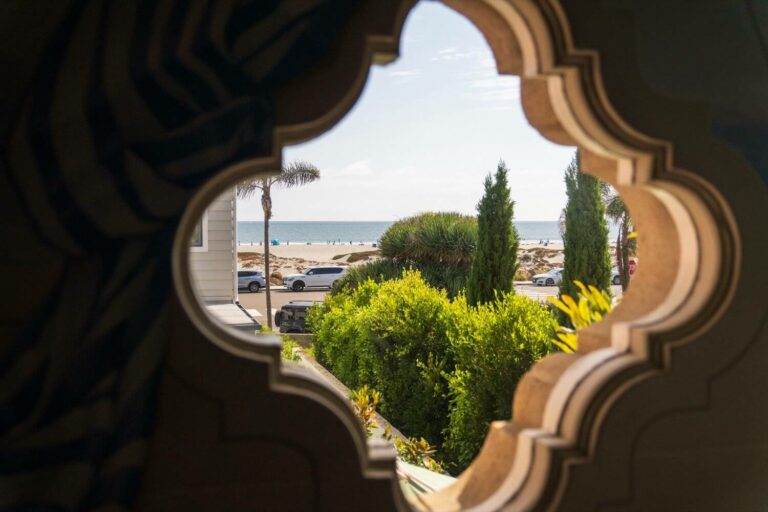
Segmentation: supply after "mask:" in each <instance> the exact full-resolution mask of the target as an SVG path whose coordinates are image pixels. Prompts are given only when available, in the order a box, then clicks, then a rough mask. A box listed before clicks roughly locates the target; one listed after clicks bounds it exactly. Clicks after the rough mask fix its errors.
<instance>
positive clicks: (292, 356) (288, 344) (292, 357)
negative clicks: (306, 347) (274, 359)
mask: <svg viewBox="0 0 768 512" xmlns="http://www.w3.org/2000/svg"><path fill="white" fill-rule="evenodd" d="M295 348H300V345H299V344H298V343H296V342H295V341H293V340H292V339H290V338H288V337H286V336H283V348H282V349H281V350H280V357H281V358H282V360H283V361H293V362H294V363H298V362H300V361H301V358H300V357H299V356H298V354H296V353H294V351H293V349H295Z"/></svg>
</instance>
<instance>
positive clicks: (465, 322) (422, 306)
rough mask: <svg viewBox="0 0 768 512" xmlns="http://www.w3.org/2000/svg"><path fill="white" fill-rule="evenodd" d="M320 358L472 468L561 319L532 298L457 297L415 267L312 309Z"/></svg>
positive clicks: (397, 419) (408, 429)
mask: <svg viewBox="0 0 768 512" xmlns="http://www.w3.org/2000/svg"><path fill="white" fill-rule="evenodd" d="M308 322H309V324H310V327H311V328H312V330H313V332H314V333H315V341H314V348H315V354H316V356H317V360H318V361H319V362H320V363H321V364H322V365H324V366H325V367H326V368H328V370H330V371H331V372H332V373H333V374H334V375H335V376H336V377H337V378H339V379H340V380H341V381H342V382H344V383H345V384H346V385H347V386H349V387H350V388H352V389H357V388H360V387H362V386H364V385H366V384H367V385H369V386H372V387H373V388H375V389H377V390H379V391H380V392H381V396H382V400H383V404H382V406H381V409H382V414H383V415H384V416H385V417H386V418H387V419H388V420H389V421H391V422H392V423H393V424H394V425H397V426H398V428H399V429H401V430H402V431H403V432H404V433H406V434H407V435H411V436H416V437H423V438H424V439H425V440H426V441H427V442H428V443H432V444H435V445H438V446H439V445H443V443H445V444H444V445H443V447H444V450H443V452H442V453H444V455H445V456H446V460H450V462H451V463H452V464H453V465H455V466H456V467H459V468H462V469H463V468H464V467H465V466H466V465H467V464H468V463H469V461H470V460H471V459H472V458H473V457H474V456H475V455H476V454H477V451H478V449H479V448H480V445H481V443H482V440H483V438H484V437H485V434H486V432H487V430H488V426H489V424H490V422H491V421H493V420H497V419H508V418H509V417H510V416H511V403H512V394H513V392H514V389H515V386H516V385H517V382H518V380H519V379H520V377H521V376H522V374H523V373H524V372H525V371H527V369H528V368H529V367H530V365H531V364H532V363H533V362H534V361H536V360H537V359H538V358H540V357H541V356H543V355H544V354H546V353H547V352H548V351H549V350H551V348H552V345H551V344H550V343H549V340H550V339H551V338H552V337H554V317H553V316H552V313H551V311H550V310H549V309H548V308H547V307H544V306H542V305H540V304H538V303H537V302H534V301H532V300H530V299H528V298H526V297H517V296H515V295H513V294H499V295H498V296H497V298H496V300H495V301H493V302H490V303H487V304H482V305H480V306H478V307H474V306H470V305H469V304H468V303H467V301H466V299H465V298H464V296H463V295H459V296H458V297H457V298H456V299H454V300H453V301H451V300H450V299H449V298H448V297H447V295H446V294H445V293H444V292H443V291H438V290H436V289H434V288H432V287H430V286H429V285H428V284H427V283H426V282H425V281H424V279H423V278H422V277H421V275H420V274H419V273H418V272H415V271H405V272H404V273H403V274H402V277H401V278H400V279H395V280H390V281H386V282H383V283H376V282H374V281H372V280H367V281H365V282H363V283H360V284H359V285H358V286H357V287H356V288H352V287H347V288H345V289H344V290H342V291H339V292H337V293H335V294H334V295H332V296H331V295H329V296H327V297H326V300H325V302H324V303H323V304H322V305H318V306H314V307H313V308H312V309H310V312H309V316H308Z"/></svg>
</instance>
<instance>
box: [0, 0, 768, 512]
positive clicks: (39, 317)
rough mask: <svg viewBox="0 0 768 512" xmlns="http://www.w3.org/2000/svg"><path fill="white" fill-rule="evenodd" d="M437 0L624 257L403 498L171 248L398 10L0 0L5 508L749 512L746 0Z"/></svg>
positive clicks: (369, 453) (755, 80)
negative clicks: (602, 313) (630, 219)
mask: <svg viewBox="0 0 768 512" xmlns="http://www.w3.org/2000/svg"><path fill="white" fill-rule="evenodd" d="M444 3H445V4H447V5H448V6H450V7H452V8H453V9H455V10H456V11H457V12H459V13H461V14H463V15H465V16H466V17H467V18H469V19H470V20H471V21H472V22H473V23H474V24H475V25H476V26H477V27H478V29H479V30H480V31H481V32H482V33H483V34H484V36H485V37H486V39H487V40H488V42H489V44H490V45H491V47H492V49H493V52H494V55H495V58H496V62H497V68H498V70H499V72H500V73H502V74H516V75H519V76H520V77H521V85H522V101H523V107H524V111H525V114H526V117H527V118H528V120H529V122H530V123H531V124H532V125H533V126H534V127H535V128H536V129H537V130H538V131H539V132H540V133H542V135H544V136H545V137H546V138H548V139H549V140H552V141H554V142H558V143H562V144H570V145H576V146H578V147H579V148H580V150H581V151H582V154H583V162H582V164H583V168H584V169H585V171H586V172H588V173H590V174H593V175H595V176H597V177H599V178H600V179H602V180H604V181H607V182H609V183H611V184H612V185H613V186H615V187H616V189H617V190H618V191H619V193H620V194H621V195H622V197H623V198H624V199H625V201H626V203H627V205H628V207H629V208H630V209H631V211H632V212H633V216H634V217H635V221H636V227H637V231H638V233H639V257H640V259H642V261H643V266H642V268H641V269H640V270H639V271H638V275H637V277H636V279H635V280H634V281H633V286H632V287H631V288H630V289H629V290H628V292H627V294H626V296H625V297H624V300H623V301H622V303H621V305H620V306H619V307H617V308H616V309H615V310H614V311H613V312H612V314H611V315H609V316H608V317H607V318H606V319H605V321H603V322H601V323H600V324H597V325H595V326H594V328H590V329H589V330H587V331H585V332H584V333H583V335H582V336H581V337H580V350H579V351H578V352H577V353H575V354H568V355H565V354H559V355H556V356H552V357H549V358H546V359H544V360H542V361H540V362H539V363H538V364H536V365H535V366H534V368H533V369H532V370H531V372H529V374H528V375H527V376H526V378H525V379H524V380H523V381H522V382H521V384H520V385H519V387H518V389H517V393H516V395H515V400H514V407H513V419H512V420H510V421H505V422H497V423H495V424H493V425H492V427H491V430H490V433H489V436H488V438H487V440H486V444H485V446H484V449H483V450H482V452H481V454H480V455H479V456H478V458H477V460H476V461H475V463H474V464H473V465H472V466H471V467H470V468H469V469H468V470H467V471H466V472H465V473H464V474H463V475H462V476H461V477H460V478H459V481H458V482H457V483H456V484H455V485H454V486H452V487H450V488H448V489H446V490H445V491H442V492H440V493H437V494H434V495H430V496H427V497H425V498H422V501H418V502H414V503H410V502H408V501H407V500H406V499H405V498H404V497H403V495H402V493H401V491H400V490H399V487H398V483H397V478H396V475H395V470H394V453H393V452H392V451H391V450H390V449H388V448H387V447H382V446H378V445H369V444H368V443H367V441H366V439H365V436H364V434H363V432H362V430H361V429H360V427H359V425H358V423H357V420H356V418H355V416H354V414H353V412H352V410H351V408H350V406H349V404H348V403H347V402H346V401H345V398H344V397H341V396H339V395H337V394H335V392H333V391H332V390H330V389H328V388H326V387H324V386H322V385H320V384H318V383H317V382H314V381H311V380H308V379H306V378H304V377H299V376H295V375H292V374H290V373H288V372H286V371H283V369H282V368H281V365H280V357H279V342H278V341H277V340H276V339H268V338H267V339H265V340H264V341H263V342H262V343H259V344H256V343H253V342H252V341H249V339H247V338H245V337H243V336H239V335H238V334H237V333H235V332H230V331H226V330H224V329H222V328H221V327H218V326H217V325H215V324H214V322H213V321H212V319H211V318H209V317H208V316H207V314H206V313H205V311H204V310H203V309H202V308H201V306H200V305H199V303H198V302H197V301H196V299H195V296H194V292H193V289H192V285H191V283H190V278H189V263H188V249H189V240H190V237H191V234H192V232H193V229H194V225H195V223H196V222H197V220H198V219H200V217H201V215H202V213H203V211H204V209H205V207H206V206H207V205H208V204H210V203H211V201H212V200H213V199H214V198H215V197H217V196H218V195H220V194H221V193H222V191H223V190H224V189H226V188H227V187H232V186H233V185H234V184H236V183H237V182H239V181H241V180H242V179H244V178H247V177H253V176H254V175H256V176H258V175H264V176H266V175H269V174H273V173H275V172H277V170H278V169H280V167H281V149H282V147H283V146H284V145H286V144H289V143H296V142H300V141H304V140H308V139H311V138H313V137H316V136H318V135H319V134H321V133H323V132H324V131H326V130H328V129H329V128H331V127H332V126H333V125H334V124H335V123H336V122H337V121H338V120H339V119H341V117H343V115H344V114H345V113H346V112H348V111H349V109H350V108H351V107H352V106H353V105H354V103H355V101H356V100H357V98H358V96H359V94H360V92H361V90H362V87H363V85H364V83H365V79H366V77H367V73H368V69H369V68H370V65H371V64H384V63H387V62H390V61H392V60H393V59H394V58H396V56H397V53H398V47H399V44H398V41H399V37H400V29H401V27H402V24H403V21H404V19H405V16H406V15H407V13H408V11H409V10H410V9H411V8H412V6H413V4H414V2H413V1H410V0H403V1H398V0H389V1H384V0H363V1H360V2H357V3H353V2H351V1H344V0H339V1H330V0H325V1H324V0H308V1H307V2H302V3H294V2H274V3H271V4H269V5H268V6H267V5H261V4H260V3H256V4H250V3H246V2H217V3H215V4H207V3H191V4H185V5H183V6H181V5H175V4H173V3H172V2H170V1H159V2H155V3H154V4H143V3H142V4H133V3H129V2H128V3H120V4H101V3H99V2H95V1H92V2H81V3H62V4H61V5H59V4H56V5H46V6H45V7H46V9H45V10H44V12H45V13H46V15H45V16H43V15H42V14H41V13H42V12H43V10H41V9H40V7H41V6H40V5H38V2H13V3H11V4H9V5H10V7H9V8H8V9H7V10H6V16H3V17H2V19H0V23H1V24H2V27H1V28H2V29H3V30H2V33H3V34H4V36H5V37H4V41H3V43H2V52H3V53H2V55H3V57H4V58H3V60H2V62H3V63H4V64H5V66H6V69H8V70H13V74H14V79H13V80H7V81H5V82H4V85H3V93H2V97H3V105H4V109H3V110H2V114H0V115H1V116H2V120H3V125H2V126H3V127H4V131H3V159H2V164H1V165H2V171H3V172H2V177H3V187H2V188H1V189H0V190H2V192H0V193H2V198H1V199H2V200H1V201H0V204H1V205H2V208H3V211H4V212H5V213H6V215H5V217H4V221H3V223H2V227H3V229H4V234H5V239H6V240H8V241H9V244H8V246H7V248H6V254H9V257H7V258H3V259H2V260H0V264H1V265H2V268H3V271H4V272H3V275H4V276H6V277H5V280H6V283H5V285H6V287H7V288H6V290H7V293H8V295H7V296H8V297H9V298H10V299H9V301H8V305H7V306H6V308H5V309H4V312H3V317H2V318H3V322H2V333H3V336H2V341H3V348H2V358H0V360H1V361H2V363H1V364H2V365H3V371H2V373H0V374H1V375H2V376H3V377H2V378H3V382H4V384H5V385H4V386H3V392H4V396H3V401H2V407H3V412H4V413H3V414H2V417H3V418H5V419H4V420H3V421H4V423H3V434H2V436H3V437H2V442H1V443H2V444H0V446H2V448H0V450H1V453H2V455H3V457H2V461H3V462H2V464H3V474H2V477H0V491H2V492H0V507H1V508H13V507H16V508H24V507H31V506H34V505H42V504H45V505H46V506H49V507H58V508H60V509H64V510H76V509H95V508H100V507H101V508H106V507H119V508H134V509H139V510H176V509H182V508H184V509H188V510H211V509H214V510H215V509H227V510H240V509H242V510H246V509H248V510H250V509H253V508H259V509H262V510H308V509H322V510H360V508H361V507H362V506H364V508H366V509H368V510H407V509H409V508H417V509H422V510H459V509H469V508H474V509H477V510H499V509H508V510H597V509H600V510H610V511H622V510H637V509H642V510H665V509H694V510H723V509H726V510H756V509H760V508H761V507H762V506H763V504H764V503H765V502H766V500H767V499H768V496H766V494H767V493H768V490H766V489H765V486H764V485H763V484H764V482H765V478H766V476H768V475H766V473H768V468H766V466H765V464H764V463H761V462H760V461H765V460H766V459H767V458H768V457H765V455H766V453H765V446H766V436H768V434H767V432H768V429H766V428H765V427H766V423H768V406H767V405H766V404H765V401H764V400H763V399H762V397H761V396H760V393H759V390H762V389H765V384H766V382H765V379H766V377H765V372H764V371H763V368H762V365H761V364H759V362H761V361H764V360H765V351H766V349H768V333H767V332H766V317H768V309H767V308H768V304H766V303H765V301H763V300H762V299H761V297H762V293H764V289H765V284H766V282H768V279H766V277H767V276H766V273H767V272H768V270H766V267H765V265H764V261H765V260H766V257H767V256H768V248H767V247H766V244H765V240H766V225H765V223H764V222H761V221H760V220H761V219H765V218H768V212H767V211H766V209H768V206H767V205H768V200H767V198H766V194H767V192H766V179H767V177H766V174H768V171H766V169H765V161H766V159H767V158H768V156H767V155H766V152H768V148H766V147H765V145H764V144H762V143H760V142H758V141H763V140H764V129H763V128H762V127H763V126H765V124H766V122H767V121H768V119H766V117H767V115H766V112H767V111H766V109H765V108H763V106H764V105H766V104H768V78H766V75H765V60H764V59H765V58H766V55H765V50H764V48H765V46H766V44H765V38H766V36H765V33H764V32H762V31H761V27H762V26H763V25H764V23H761V22H760V20H764V19H765V16H766V12H765V11H764V9H763V8H762V7H760V6H759V5H757V4H756V3H755V2H749V1H743V2H734V3H733V4H732V5H728V6H723V5H721V3H720V2H716V1H714V0H706V1H702V2H699V3H698V4H697V6H696V9H689V8H686V7H685V6H682V5H675V6H670V5H668V2H663V1H661V0H650V1H645V2H628V3H624V4H621V5H606V4H605V3H604V2H601V1H598V0H580V1H576V0H562V1H559V2H558V1H555V0H446V1H445V2H444ZM715 20H717V21H718V23H717V26H716V27H715V28H713V21H715ZM713 32H715V33H716V35H717V37H712V33H713ZM682 63H685V65H682ZM702 76H706V77H707V78H706V80H702V78H701V77H702ZM756 219H757V220H756ZM169 256H170V257H169ZM171 276H172V277H173V279H171ZM691 468H696V469H695V471H691ZM362 504H364V505H362Z"/></svg>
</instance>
